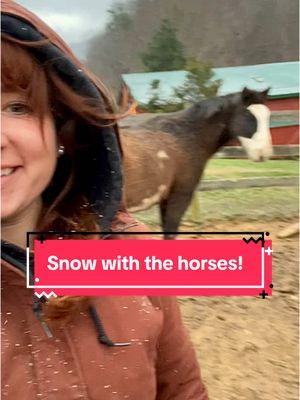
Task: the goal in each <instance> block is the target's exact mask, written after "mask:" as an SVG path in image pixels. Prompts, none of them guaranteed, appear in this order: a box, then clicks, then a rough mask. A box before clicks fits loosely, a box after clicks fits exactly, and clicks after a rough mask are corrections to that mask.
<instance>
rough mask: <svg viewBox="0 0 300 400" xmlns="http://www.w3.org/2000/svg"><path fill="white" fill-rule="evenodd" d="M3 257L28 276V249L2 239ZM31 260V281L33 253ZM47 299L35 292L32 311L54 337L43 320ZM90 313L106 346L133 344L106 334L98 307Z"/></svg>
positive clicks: (99, 336)
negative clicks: (111, 337) (116, 340)
mask: <svg viewBox="0 0 300 400" xmlns="http://www.w3.org/2000/svg"><path fill="white" fill-rule="evenodd" d="M1 258H2V259H3V260H4V261H6V262H8V263H9V264H11V265H13V266H15V267H16V268H18V269H19V270H20V271H22V272H23V273H24V275H25V276H26V251H24V250H23V249H21V248H20V247H18V246H16V245H14V244H12V243H10V242H6V241H4V240H1ZM29 261H30V262H29V275H30V281H31V282H32V281H33V278H34V271H33V254H30V258H29ZM46 301H47V299H46V297H45V296H42V297H41V298H39V297H37V296H36V295H35V294H34V295H33V304H32V311H33V312H34V314H35V316H36V317H37V319H38V320H39V321H40V323H41V325H42V327H43V329H44V332H45V334H46V335H47V337H48V338H52V337H53V334H52V332H51V330H50V329H49V327H48V325H47V324H46V322H45V321H43V319H42V304H43V303H45V302H46ZM89 314H90V316H91V319H92V321H93V323H94V325H95V328H96V331H97V334H98V341H99V343H101V344H104V345H105V346H109V347H114V346H130V345H131V343H130V342H116V343H115V342H113V341H112V340H110V339H109V338H108V336H107V335H106V333H105V330H104V328H103V324H102V322H101V320H100V317H99V315H98V313H97V311H96V309H95V308H94V307H93V306H90V307H89Z"/></svg>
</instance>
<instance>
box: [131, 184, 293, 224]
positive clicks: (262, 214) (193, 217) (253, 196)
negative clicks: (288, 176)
mask: <svg viewBox="0 0 300 400" xmlns="http://www.w3.org/2000/svg"><path fill="white" fill-rule="evenodd" d="M135 217H136V218H137V219H138V220H140V221H143V222H145V223H146V224H148V225H152V226H153V225H154V226H156V225H158V226H159V227H160V217H159V210H158V207H153V208H152V209H150V210H147V211H142V212H139V213H135ZM292 218H298V188H296V187H275V188H274V187H268V188H249V189H234V190H214V191H207V192H196V193H195V197H194V200H193V202H192V204H191V205H190V207H189V209H188V210H187V212H186V214H185V217H184V221H186V222H197V223H207V222H213V221H222V220H223V221H234V220H236V221H239V222H240V221H261V222H262V221H272V220H281V221H285V220H290V219H292Z"/></svg>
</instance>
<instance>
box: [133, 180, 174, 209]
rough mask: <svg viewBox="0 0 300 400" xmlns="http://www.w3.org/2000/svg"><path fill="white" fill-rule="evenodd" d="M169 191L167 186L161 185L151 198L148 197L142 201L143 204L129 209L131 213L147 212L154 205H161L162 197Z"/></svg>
mask: <svg viewBox="0 0 300 400" xmlns="http://www.w3.org/2000/svg"><path fill="white" fill-rule="evenodd" d="M166 189H167V185H159V187H158V188H157V192H156V193H155V194H154V195H153V196H150V197H146V198H145V199H143V200H142V202H141V204H139V205H138V206H134V207H130V208H129V209H128V211H129V212H137V211H143V210H147V209H148V208H150V207H152V206H153V205H154V204H156V203H159V202H160V200H161V198H162V196H163V195H164V194H165V192H166Z"/></svg>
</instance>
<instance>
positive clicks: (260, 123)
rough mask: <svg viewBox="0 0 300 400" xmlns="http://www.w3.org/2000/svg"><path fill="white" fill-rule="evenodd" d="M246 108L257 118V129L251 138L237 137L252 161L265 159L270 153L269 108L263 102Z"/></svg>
mask: <svg viewBox="0 0 300 400" xmlns="http://www.w3.org/2000/svg"><path fill="white" fill-rule="evenodd" d="M248 110H249V111H250V112H251V114H253V115H254V117H255V118H256V120H257V131H256V132H255V133H254V135H253V136H252V138H251V139H248V138H245V137H241V136H239V137H238V139H239V141H240V143H241V145H242V146H243V148H244V149H245V151H246V153H247V155H248V157H249V158H250V160H252V161H266V160H268V159H269V158H270V157H271V156H272V154H273V149H272V138H271V132H270V114H271V112H270V110H269V108H268V107H267V106H265V105H263V104H251V105H250V106H249V107H248Z"/></svg>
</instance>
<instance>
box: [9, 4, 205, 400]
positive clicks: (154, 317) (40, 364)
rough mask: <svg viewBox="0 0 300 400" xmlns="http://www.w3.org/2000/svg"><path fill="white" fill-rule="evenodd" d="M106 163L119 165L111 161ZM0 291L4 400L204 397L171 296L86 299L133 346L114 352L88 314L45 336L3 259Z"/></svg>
mask: <svg viewBox="0 0 300 400" xmlns="http://www.w3.org/2000/svg"><path fill="white" fill-rule="evenodd" d="M1 5H2V12H4V13H6V14H9V15H13V16H17V17H19V18H21V20H22V19H23V20H26V21H28V22H29V23H30V24H32V25H33V26H34V27H36V28H37V29H38V30H39V32H41V33H42V34H43V35H44V36H45V37H47V38H50V40H51V42H52V43H53V44H54V45H55V46H57V47H58V48H60V49H61V50H62V51H63V52H65V53H66V54H68V56H69V58H70V60H71V61H72V62H73V64H74V65H75V66H76V71H77V72H78V73H79V75H81V72H82V71H84V72H85V74H86V75H87V76H88V77H89V78H90V79H91V80H92V81H93V82H94V84H95V85H96V86H97V87H98V88H99V87H100V86H101V83H100V82H99V81H98V80H97V78H95V77H93V76H92V75H91V74H90V73H89V71H86V70H85V68H84V66H83V65H81V63H80V62H79V61H78V60H77V59H76V58H75V57H74V56H73V54H72V53H71V52H70V50H69V48H68V47H67V46H66V45H65V44H64V42H63V41H62V40H61V39H60V38H59V37H58V36H57V35H56V34H55V33H54V32H53V31H52V30H51V29H50V28H49V27H47V26H46V25H45V24H44V23H43V22H42V21H40V20H39V19H38V18H37V17H36V16H34V15H33V14H31V13H30V12H29V11H27V10H25V9H23V8H22V7H20V6H19V5H18V4H16V3H14V2H12V1H10V0H1ZM22 29H23V32H24V29H25V30H27V29H28V28H24V27H23V28H22V27H20V32H21V33H22V31H21V30H22ZM15 34H16V35H17V34H18V31H15ZM52 50H53V49H52ZM58 58H59V57H58ZM58 61H62V60H58ZM77 75H78V74H77ZM71 82H73V80H71ZM116 133H117V128H116ZM110 150H111V149H110ZM111 159H112V160H113V161H114V162H115V163H117V162H118V160H117V158H116V159H113V156H111ZM86 161H88V160H86ZM96 172H97V171H96ZM113 172H115V171H113ZM115 175H117V174H114V175H113V176H115ZM96 178H97V177H96ZM100 182H101V181H100ZM115 182H116V184H115V186H116V187H117V186H118V185H120V182H118V180H117V179H115ZM115 193H117V191H116V192H115ZM110 194H111V193H110ZM111 199H114V201H115V203H116V204H117V202H118V199H119V198H118V195H112V194H111V197H110V199H109V201H111ZM111 214H114V213H113V212H112V211H111ZM144 229H145V228H144V227H141V226H140V225H139V224H137V223H136V222H135V221H133V220H132V219H131V218H130V217H129V216H128V215H127V214H126V212H120V213H118V214H117V216H116V218H115V221H114V224H113V230H114V231H117V232H124V231H126V232H128V231H140V230H142V231H144ZM114 238H117V237H114ZM120 238H121V236H119V237H118V239H120ZM127 238H128V236H127ZM1 285H2V296H1V300H2V336H1V340H2V360H1V361H2V371H1V373H2V382H1V383H2V396H3V399H8V400H34V399H44V400H75V399H85V400H124V399H128V400H206V399H207V394H206V390H205V388H204V385H203V383H202V381H201V378H200V373H199V367H198V364H197V360H196V357H195V352H194V350H193V347H192V345H191V342H190V340H189V338H188V336H187V333H186V330H185V328H184V327H183V325H182V322H181V317H180V312H179V308H178V305H177V303H176V299H175V298H172V297H164V298H162V297H161V298H155V297H151V298H150V297H146V296H140V297H93V298H91V299H90V301H91V303H92V305H93V310H94V311H95V312H96V314H97V315H98V316H99V317H100V320H101V323H102V325H103V327H104V330H105V332H106V334H107V336H108V337H109V339H110V340H112V341H113V342H129V343H130V345H129V346H121V347H118V346H107V345H105V344H103V343H99V340H98V334H99V329H98V331H97V332H96V329H95V328H96V324H95V321H94V320H92V318H91V315H90V314H89V313H88V310H87V311H86V312H81V313H78V315H77V316H75V318H74V319H73V320H72V322H70V323H68V324H63V323H58V322H55V323H54V322H52V323H51V322H47V324H48V328H47V329H50V332H51V337H49V332H48V335H47V334H46V333H47V329H45V326H44V325H43V323H42V322H41V321H40V320H39V319H38V318H37V317H36V315H35V313H34V312H33V309H32V305H33V291H32V290H31V289H27V288H26V283H25V277H24V274H23V273H22V272H20V270H19V269H18V268H16V267H14V266H12V265H11V264H9V263H8V262H7V261H3V262H2V274H1Z"/></svg>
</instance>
